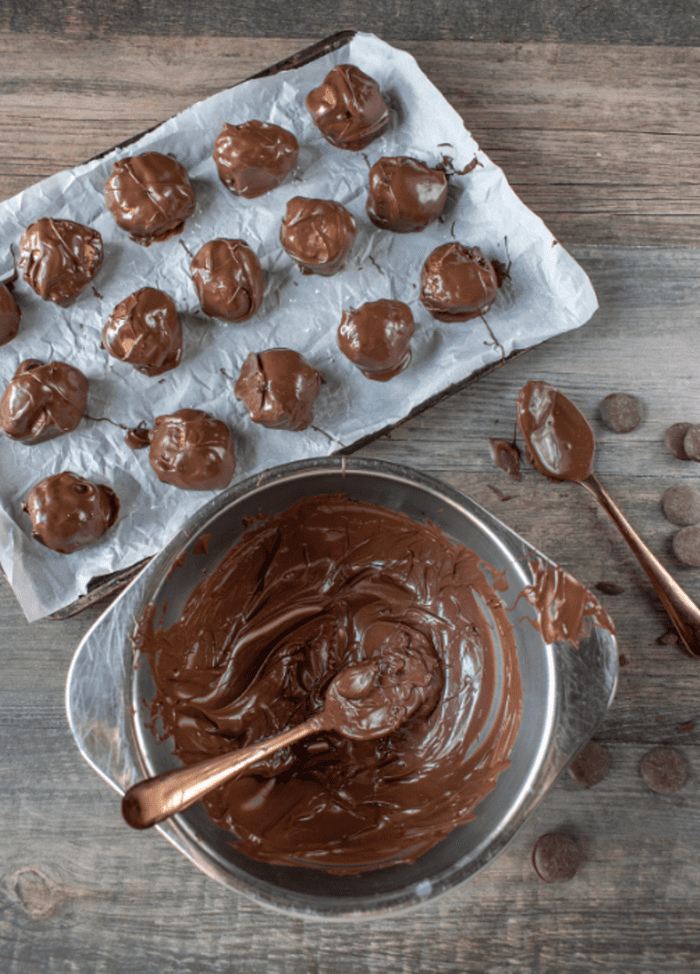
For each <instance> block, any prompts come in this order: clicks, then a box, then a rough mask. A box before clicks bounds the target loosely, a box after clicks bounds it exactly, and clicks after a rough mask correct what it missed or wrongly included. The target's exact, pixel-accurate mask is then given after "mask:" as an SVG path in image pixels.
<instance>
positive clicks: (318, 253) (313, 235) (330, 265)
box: [280, 196, 357, 277]
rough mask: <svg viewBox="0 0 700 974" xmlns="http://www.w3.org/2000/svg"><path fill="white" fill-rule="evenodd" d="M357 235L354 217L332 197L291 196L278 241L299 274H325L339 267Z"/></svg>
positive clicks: (328, 274) (329, 273) (333, 272)
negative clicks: (293, 262)
mask: <svg viewBox="0 0 700 974" xmlns="http://www.w3.org/2000/svg"><path fill="white" fill-rule="evenodd" d="M356 236H357V224H356V223H355V218H354V217H353V216H352V214H351V213H349V212H348V211H347V210H346V209H345V207H344V206H343V205H342V204H341V203H336V202H335V201H334V200H315V199H306V198H305V197H303V196H295V197H294V199H291V200H290V201H289V202H288V203H287V211H286V213H285V216H284V219H283V220H282V226H281V227H280V242H281V244H282V246H283V247H284V249H285V250H286V251H287V253H288V254H289V256H290V257H292V258H293V259H294V261H295V262H296V264H297V266H298V267H299V269H300V270H301V272H302V274H321V275H322V276H324V277H329V276H330V275H331V274H336V273H337V272H338V271H339V270H341V269H342V267H343V264H344V263H345V259H346V257H347V256H348V254H349V253H350V251H351V250H352V245H353V244H354V243H355V237H356Z"/></svg>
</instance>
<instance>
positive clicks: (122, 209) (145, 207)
mask: <svg viewBox="0 0 700 974" xmlns="http://www.w3.org/2000/svg"><path fill="white" fill-rule="evenodd" d="M105 202H106V204H107V207H108V209H109V211H110V213H111V214H112V216H113V217H114V219H115V220H116V221H117V224H118V225H119V226H120V227H121V228H122V230H126V232H127V233H128V234H129V236H130V237H131V239H132V240H133V241H135V242H136V243H139V244H142V246H144V247H149V246H150V245H151V244H152V243H161V242H162V241H163V240H168V239H170V237H173V236H175V235H176V234H178V233H182V230H183V228H184V226H185V221H186V220H187V219H188V218H189V217H191V216H192V214H193V213H194V210H195V206H196V205H197V198H196V196H195V192H194V189H193V188H192V186H191V185H190V181H189V178H188V176H187V170H186V169H185V167H184V166H183V165H181V164H180V163H179V162H178V161H177V159H173V158H172V157H171V156H166V155H163V154H162V153H161V152H144V153H142V154H141V155H139V156H127V157H126V158H125V159H119V160H118V161H117V162H115V163H114V168H113V170H112V175H111V176H110V177H109V179H108V180H107V182H106V183H105Z"/></svg>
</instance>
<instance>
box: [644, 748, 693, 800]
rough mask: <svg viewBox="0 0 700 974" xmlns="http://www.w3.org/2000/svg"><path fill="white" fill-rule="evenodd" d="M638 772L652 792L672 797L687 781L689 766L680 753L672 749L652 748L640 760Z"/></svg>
mask: <svg viewBox="0 0 700 974" xmlns="http://www.w3.org/2000/svg"><path fill="white" fill-rule="evenodd" d="M640 770H641V773H642V778H643V779H644V781H645V783H646V784H647V785H648V786H649V788H651V790H652V791H656V792H658V793H659V794H660V795H672V794H673V793H674V792H675V791H678V789H679V788H682V787H683V785H684V784H685V783H686V781H687V780H688V775H689V774H690V765H689V764H688V762H687V761H686V759H685V757H684V756H683V755H682V754H681V753H680V751H676V750H675V749H674V748H672V747H654V748H652V749H651V751H648V752H647V753H646V754H645V755H644V757H643V758H642V763H641V765H640Z"/></svg>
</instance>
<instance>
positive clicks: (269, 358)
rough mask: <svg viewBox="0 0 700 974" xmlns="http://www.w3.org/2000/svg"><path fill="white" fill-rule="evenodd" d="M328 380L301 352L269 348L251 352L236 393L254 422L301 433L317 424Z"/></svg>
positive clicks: (236, 387)
mask: <svg viewBox="0 0 700 974" xmlns="http://www.w3.org/2000/svg"><path fill="white" fill-rule="evenodd" d="M325 381H326V379H325V376H324V375H323V373H322V372H319V371H318V370H317V369H315V368H313V366H311V365H309V363H308V362H307V361H306V359H304V358H303V357H302V356H301V355H300V354H299V353H298V352H294V351H292V350H291V349H289V348H269V349H267V351H265V352H257V353H256V352H251V354H250V355H249V356H248V358H247V359H246V360H245V362H244V363H243V367H242V368H241V374H240V375H239V377H238V379H237V380H236V384H235V386H234V389H233V391H234V395H235V397H236V399H240V400H241V402H242V403H243V404H244V405H245V407H246V409H247V410H248V413H249V415H250V418H251V419H252V420H253V422H254V423H260V424H261V425H262V426H266V427H267V428H268V429H280V430H292V431H294V432H300V431H301V430H305V429H307V428H308V427H309V426H310V425H311V423H312V422H313V418H314V417H313V406H314V402H315V401H316V396H317V395H318V393H319V390H320V388H321V386H322V385H323V383H324V382H325Z"/></svg>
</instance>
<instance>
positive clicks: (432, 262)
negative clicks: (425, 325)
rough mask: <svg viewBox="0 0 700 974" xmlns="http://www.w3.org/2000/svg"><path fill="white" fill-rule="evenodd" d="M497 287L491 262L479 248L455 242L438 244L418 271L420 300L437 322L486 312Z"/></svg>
mask: <svg viewBox="0 0 700 974" xmlns="http://www.w3.org/2000/svg"><path fill="white" fill-rule="evenodd" d="M499 286H500V282H499V278H498V274H497V273H496V269H495V267H494V265H493V264H492V263H491V261H490V260H488V258H486V257H484V255H483V254H482V253H481V251H480V250H479V248H478V247H465V246H464V244H461V243H458V242H457V241H454V242H453V243H446V244H442V245H441V246H440V247H437V248H436V249H435V250H434V251H433V252H432V254H430V256H429V257H428V259H427V260H426V262H425V263H424V265H423V269H422V271H421V291H420V299H421V301H422V303H423V305H424V306H425V307H426V308H427V309H428V311H429V312H430V314H431V315H432V316H433V318H437V319H438V320H439V321H469V319H470V318H478V317H479V315H483V314H486V312H487V311H488V310H489V308H490V307H491V305H492V304H493V302H494V301H495V300H496V295H497V294H498V288H499Z"/></svg>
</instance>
